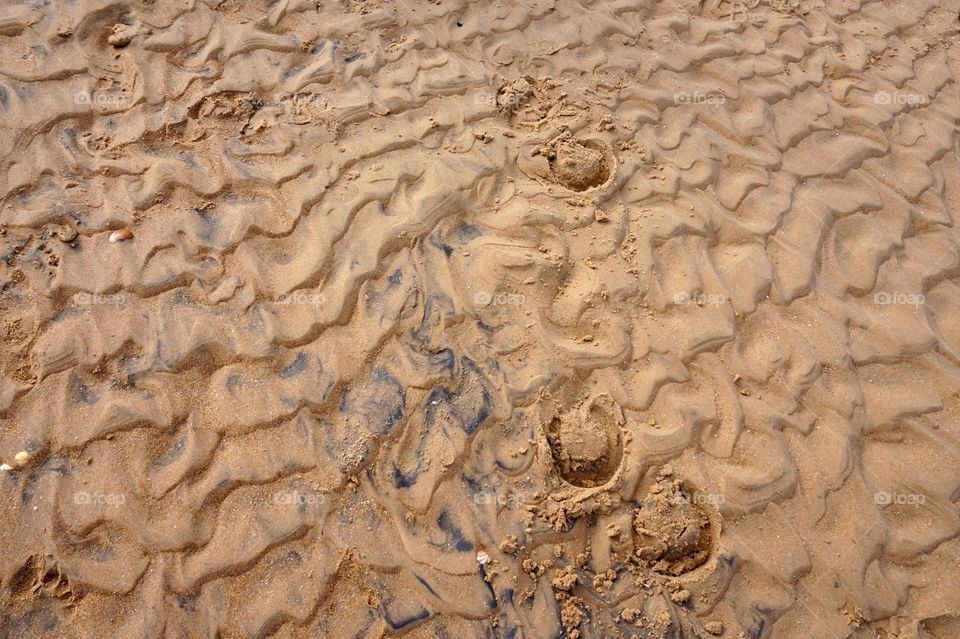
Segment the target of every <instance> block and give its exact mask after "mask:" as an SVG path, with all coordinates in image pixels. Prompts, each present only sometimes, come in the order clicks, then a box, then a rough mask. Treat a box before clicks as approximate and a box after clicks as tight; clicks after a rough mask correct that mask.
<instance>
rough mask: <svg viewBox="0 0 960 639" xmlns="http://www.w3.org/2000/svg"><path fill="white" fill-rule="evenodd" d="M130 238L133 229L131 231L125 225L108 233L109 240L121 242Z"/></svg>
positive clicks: (131, 237)
mask: <svg viewBox="0 0 960 639" xmlns="http://www.w3.org/2000/svg"><path fill="white" fill-rule="evenodd" d="M132 239H133V231H131V230H130V229H128V228H126V227H124V228H122V229H117V230H116V231H114V232H113V233H111V234H110V241H111V242H123V241H125V240H132Z"/></svg>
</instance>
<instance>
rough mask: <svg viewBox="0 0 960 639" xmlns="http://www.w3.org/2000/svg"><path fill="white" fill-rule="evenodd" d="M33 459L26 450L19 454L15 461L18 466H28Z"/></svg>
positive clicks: (14, 457)
mask: <svg viewBox="0 0 960 639" xmlns="http://www.w3.org/2000/svg"><path fill="white" fill-rule="evenodd" d="M32 458H33V455H31V454H30V453H28V452H27V451H25V450H21V451H20V452H19V453H17V454H16V455H14V456H13V461H14V462H16V464H17V466H26V465H27V464H29V463H30V460H31V459H32Z"/></svg>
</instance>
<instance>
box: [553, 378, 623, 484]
mask: <svg viewBox="0 0 960 639" xmlns="http://www.w3.org/2000/svg"><path fill="white" fill-rule="evenodd" d="M622 424H623V413H622V411H621V410H620V407H619V406H617V404H616V403H615V402H614V401H613V400H612V399H610V398H609V397H608V396H606V395H601V396H599V397H597V398H594V399H592V400H590V401H589V402H587V403H585V404H584V405H582V406H580V407H579V408H577V409H574V410H572V411H569V412H567V413H565V414H563V415H560V416H558V417H556V418H554V419H553V420H552V421H551V423H550V428H549V432H548V434H547V439H548V441H549V442H550V449H551V452H552V454H553V461H554V466H555V468H556V470H557V472H558V473H559V474H560V477H562V478H563V479H564V481H566V482H567V483H570V484H573V485H574V486H580V487H593V486H599V485H601V484H603V483H605V482H607V481H608V480H609V479H610V478H611V477H613V475H614V473H616V471H617V468H619V466H620V462H621V460H622V459H623V434H622V433H621V430H620V427H621V425H622Z"/></svg>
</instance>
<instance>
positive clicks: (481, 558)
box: [477, 550, 490, 566]
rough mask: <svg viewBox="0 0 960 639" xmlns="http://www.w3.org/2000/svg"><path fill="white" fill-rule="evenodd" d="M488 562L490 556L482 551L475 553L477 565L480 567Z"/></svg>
mask: <svg viewBox="0 0 960 639" xmlns="http://www.w3.org/2000/svg"><path fill="white" fill-rule="evenodd" d="M489 561H490V555H488V554H487V553H485V552H484V551H482V550H481V551H480V552H478V553H477V563H478V564H480V565H481V566H482V565H483V564H485V563H488V562H489Z"/></svg>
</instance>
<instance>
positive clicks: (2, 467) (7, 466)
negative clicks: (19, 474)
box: [0, 464, 13, 470]
mask: <svg viewBox="0 0 960 639" xmlns="http://www.w3.org/2000/svg"><path fill="white" fill-rule="evenodd" d="M0 470H13V466H11V465H10V464H0Z"/></svg>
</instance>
